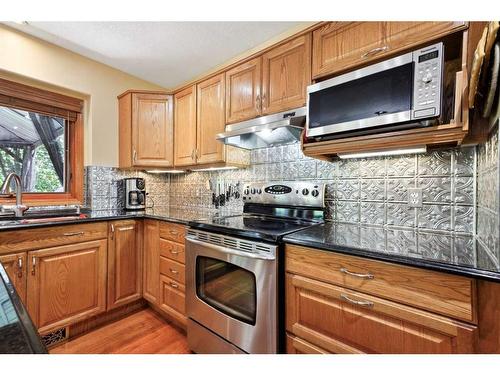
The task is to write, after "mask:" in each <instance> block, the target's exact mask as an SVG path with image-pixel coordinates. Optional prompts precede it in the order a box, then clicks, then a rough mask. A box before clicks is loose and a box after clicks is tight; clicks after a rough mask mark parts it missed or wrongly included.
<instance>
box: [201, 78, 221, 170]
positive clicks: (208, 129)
mask: <svg viewBox="0 0 500 375" xmlns="http://www.w3.org/2000/svg"><path fill="white" fill-rule="evenodd" d="M224 92H225V79H224V74H219V75H217V76H215V77H212V78H210V79H207V80H206V81H203V82H201V83H199V84H198V86H197V95H196V97H197V102H198V103H197V137H196V138H197V141H196V145H197V146H196V155H197V163H198V164H205V163H217V162H223V161H224V144H223V143H222V142H219V141H218V140H217V139H216V138H215V137H216V135H217V134H219V133H222V132H224V128H225V117H224V116H225V112H224V101H225V97H224Z"/></svg>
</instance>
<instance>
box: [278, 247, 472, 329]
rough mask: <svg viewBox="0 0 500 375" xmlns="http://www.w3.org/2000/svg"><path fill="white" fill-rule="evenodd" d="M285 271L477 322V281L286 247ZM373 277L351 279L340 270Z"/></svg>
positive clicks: (352, 257) (318, 251)
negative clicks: (343, 269)
mask: <svg viewBox="0 0 500 375" xmlns="http://www.w3.org/2000/svg"><path fill="white" fill-rule="evenodd" d="M285 267H286V270H287V271H288V272H291V273H296V274H299V275H304V276H308V277H311V278H314V279H317V280H322V281H326V282H331V283H335V284H337V285H341V286H345V287H348V288H351V289H356V290H360V291H363V292H366V293H370V294H373V295H376V296H380V297H384V298H388V299H391V300H394V301H397V302H401V303H406V304H408V305H411V306H416V307H419V308H422V309H425V310H429V311H433V312H436V313H440V314H443V315H447V316H450V317H453V318H457V319H461V320H465V321H469V322H474V321H475V319H476V316H475V306H474V304H473V301H474V299H475V291H476V284H475V280H473V279H469V278H466V277H461V276H455V275H450V274H446V273H442V272H435V271H429V270H424V269H420V268H415V267H407V266H401V265H395V264H391V263H386V262H381V261H375V260H368V259H364V258H360V257H354V256H349V255H343V254H336V253H334V252H328V251H322V250H315V249H308V248H305V247H301V246H293V245H287V251H286V266H285ZM342 268H345V269H347V270H348V271H350V272H355V273H360V274H371V275H373V279H362V278H359V277H356V276H350V275H347V274H345V273H343V272H341V269H342Z"/></svg>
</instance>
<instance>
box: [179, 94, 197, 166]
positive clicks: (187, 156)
mask: <svg viewBox="0 0 500 375" xmlns="http://www.w3.org/2000/svg"><path fill="white" fill-rule="evenodd" d="M174 101H175V104H174V106H175V121H174V135H175V142H174V149H175V153H174V154H175V160H174V164H175V165H176V166H184V165H193V164H196V154H195V152H196V86H190V87H188V88H186V89H184V90H182V91H180V92H178V93H176V94H175V96H174Z"/></svg>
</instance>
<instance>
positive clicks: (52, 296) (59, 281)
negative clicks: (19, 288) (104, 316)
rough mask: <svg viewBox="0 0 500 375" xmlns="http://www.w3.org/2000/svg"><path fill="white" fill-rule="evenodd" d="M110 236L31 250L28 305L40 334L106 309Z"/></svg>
mask: <svg viewBox="0 0 500 375" xmlns="http://www.w3.org/2000/svg"><path fill="white" fill-rule="evenodd" d="M106 253H107V239H101V240H95V241H88V242H81V243H75V244H71V245H65V246H58V247H52V248H46V249H42V250H36V251H30V252H29V253H28V270H29V274H28V283H27V285H28V293H27V307H28V312H29V314H30V316H31V319H32V320H33V322H34V324H35V325H36V326H37V327H38V330H39V332H40V333H42V334H43V333H47V332H50V331H52V330H55V329H57V328H60V327H64V326H67V325H69V324H71V323H75V322H77V321H80V320H82V319H85V318H88V317H89V316H92V315H96V314H99V313H101V312H104V311H105V310H106V273H107V270H106Z"/></svg>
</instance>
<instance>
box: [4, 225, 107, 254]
mask: <svg viewBox="0 0 500 375" xmlns="http://www.w3.org/2000/svg"><path fill="white" fill-rule="evenodd" d="M107 236H108V224H107V223H105V222H101V223H87V224H71V225H60V226H48V227H43V228H36V229H22V230H8V231H2V232H0V254H8V253H13V252H19V251H26V250H33V249H41V248H44V247H52V246H57V245H65V244H69V243H76V242H84V241H90V240H97V239H100V238H107Z"/></svg>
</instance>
